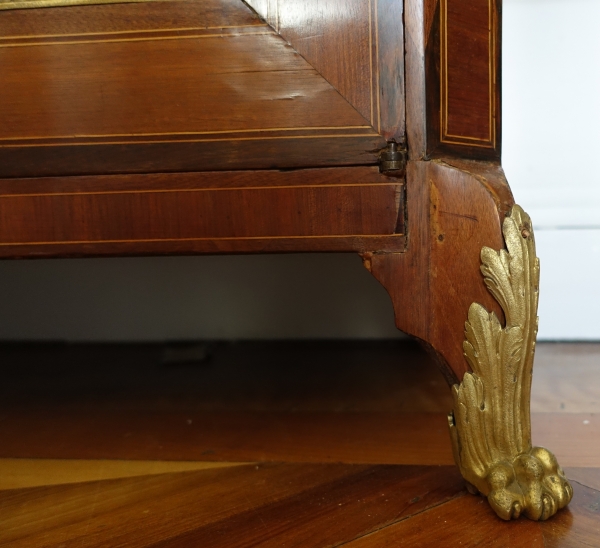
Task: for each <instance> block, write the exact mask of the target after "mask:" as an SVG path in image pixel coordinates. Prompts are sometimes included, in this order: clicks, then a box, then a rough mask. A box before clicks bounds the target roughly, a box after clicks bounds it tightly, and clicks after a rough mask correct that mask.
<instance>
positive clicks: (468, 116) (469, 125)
mask: <svg viewBox="0 0 600 548" xmlns="http://www.w3.org/2000/svg"><path fill="white" fill-rule="evenodd" d="M500 11H501V6H500V3H499V2H496V1H495V0H490V1H489V2H488V1H485V2H468V1H467V0H428V1H426V2H419V1H414V2H413V1H412V0H410V1H409V2H408V3H407V5H406V12H407V18H406V33H407V40H406V48H407V49H406V78H407V80H406V81H407V88H406V106H407V120H408V140H409V145H410V146H409V149H411V150H412V152H411V158H412V159H415V160H416V159H419V158H423V157H425V156H427V155H429V156H430V157H449V156H455V157H463V158H474V159H484V160H496V161H498V160H499V158H500V148H501V147H500V142H501V128H500V107H501V104H500V103H501V93H500V85H501V83H500V74H501V56H500V49H501V16H500Z"/></svg>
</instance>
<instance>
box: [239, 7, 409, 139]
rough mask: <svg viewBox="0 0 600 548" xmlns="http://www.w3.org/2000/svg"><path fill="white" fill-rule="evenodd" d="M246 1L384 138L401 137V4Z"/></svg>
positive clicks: (402, 79) (403, 119) (402, 77)
mask: <svg viewBox="0 0 600 548" xmlns="http://www.w3.org/2000/svg"><path fill="white" fill-rule="evenodd" d="M249 4H250V5H251V6H252V7H254V9H256V10H257V12H258V13H259V14H260V15H261V16H262V17H263V18H264V19H265V21H267V22H268V23H269V24H270V25H272V27H273V28H274V29H275V30H276V31H277V32H278V33H280V34H281V36H283V38H285V40H287V41H288V42H289V43H290V44H291V46H292V47H293V48H294V49H295V50H296V51H297V52H298V53H299V54H300V55H302V56H303V57H304V58H305V59H306V60H307V61H308V62H309V63H310V64H311V65H312V66H313V67H314V68H315V69H317V71H318V72H319V73H320V74H321V75H322V76H323V77H324V78H325V79H326V80H327V81H328V82H329V83H330V84H331V85H332V86H333V87H335V89H337V90H338V91H339V93H340V94H341V95H342V96H343V97H344V98H345V99H346V100H347V101H348V102H349V103H350V104H352V105H353V106H354V107H355V108H356V110H357V111H358V112H360V113H361V114H362V115H363V117H364V118H365V119H366V120H368V121H369V123H370V124H371V125H372V126H373V128H375V129H376V130H377V132H378V133H380V134H381V135H383V137H384V138H385V139H386V140H395V141H397V142H405V115H404V112H405V109H404V28H403V27H404V26H403V5H402V2H398V1H396V0H369V1H366V2H365V1H361V0H350V1H348V0H325V1H323V0H309V1H306V2H301V3H299V2H295V1H294V0H269V1H264V0H251V1H250V2H249Z"/></svg>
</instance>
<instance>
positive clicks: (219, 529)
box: [156, 466, 464, 548]
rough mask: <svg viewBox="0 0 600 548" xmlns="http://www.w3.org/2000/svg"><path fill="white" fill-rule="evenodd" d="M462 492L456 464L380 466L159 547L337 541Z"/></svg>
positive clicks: (238, 546)
mask: <svg viewBox="0 0 600 548" xmlns="http://www.w3.org/2000/svg"><path fill="white" fill-rule="evenodd" d="M462 492H464V486H463V482H462V480H461V478H460V475H459V474H457V472H456V470H455V469H454V468H453V467H405V466H376V467H371V468H369V469H367V470H364V471H361V472H360V473H358V474H355V475H353V476H349V477H348V476H346V477H343V478H341V479H340V480H337V481H335V482H331V483H328V484H326V485H322V486H318V487H316V488H313V489H311V490H308V491H304V492H302V493H299V494H298V495H296V496H294V497H290V498H289V499H287V500H285V501H282V502H277V503H273V504H269V505H267V506H263V507H260V508H257V509H255V510H252V511H246V512H244V513H240V514H238V515H237V516H235V517H234V518H232V519H229V520H226V521H223V522H220V523H215V524H212V525H210V526H208V527H203V528H198V529H196V530H194V531H191V532H189V533H186V534H185V535H182V536H180V537H177V538H171V539H169V540H168V541H165V542H163V543H158V544H157V545H156V547H157V548H158V547H164V548H167V547H169V548H186V547H189V546H210V547H211V548H221V547H223V548H243V547H250V546H252V547H256V548H258V547H264V548H266V547H270V546H285V547H290V548H292V547H298V548H302V547H307V546H337V545H339V544H341V543H344V542H347V541H348V540H351V539H353V538H356V537H358V536H362V535H364V534H366V533H368V532H371V531H375V530H378V529H380V528H382V527H384V526H385V525H387V524H388V523H391V522H393V521H396V520H398V519H402V518H407V517H409V516H411V515H414V514H418V513H420V512H422V511H423V510H425V509H427V508H429V507H431V506H435V505H438V504H441V503H442V502H443V501H446V500H449V499H451V498H453V497H455V496H457V494H458V493H462Z"/></svg>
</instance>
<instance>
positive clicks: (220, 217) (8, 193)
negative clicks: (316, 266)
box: [0, 168, 404, 257]
mask: <svg viewBox="0 0 600 548" xmlns="http://www.w3.org/2000/svg"><path fill="white" fill-rule="evenodd" d="M403 197H404V192H403V189H402V184H401V181H400V184H399V181H398V180H397V179H393V178H390V177H386V176H384V175H382V174H380V173H379V171H378V170H377V168H354V169H329V170H318V169H316V170H297V171H290V172H281V171H265V172H224V173H210V172H209V173H185V174H157V175H124V176H104V177H63V178H50V179H46V178H37V179H16V180H13V179H5V180H0V217H1V218H2V221H1V222H0V225H1V226H0V231H1V232H2V234H3V236H2V238H1V239H0V256H4V257H11V256H19V255H33V254H35V255H39V254H42V255H44V256H53V255H61V254H67V255H71V256H73V255H80V254H86V255H90V254H97V255H102V254H110V253H115V254H116V253H124V252H129V253H132V254H144V253H185V252H188V253H192V252H202V251H204V252H211V251H212V252H219V251H227V252H232V251H238V252H243V251H247V252H251V251H265V250H269V251H277V250H279V251H292V250H297V251H303V250H307V249H313V250H317V249H321V250H329V251H343V250H347V251H360V250H362V249H369V246H371V249H380V248H382V249H386V248H389V249H394V250H401V249H402V245H403V238H402V235H401V234H397V232H398V227H399V226H401V225H399V223H398V219H403V218H404V198H403ZM273 211H276V212H277V214H276V215H275V214H272V213H273ZM107 212H110V223H107V222H106V214H107ZM386 238H388V239H389V240H390V241H389V242H387V243H386ZM221 246H222V247H221ZM399 246H400V247H399Z"/></svg>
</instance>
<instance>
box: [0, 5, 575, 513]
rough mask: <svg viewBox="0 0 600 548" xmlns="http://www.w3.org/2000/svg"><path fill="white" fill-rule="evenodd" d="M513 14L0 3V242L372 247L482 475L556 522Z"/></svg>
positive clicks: (458, 9) (368, 261)
mask: <svg viewBox="0 0 600 548" xmlns="http://www.w3.org/2000/svg"><path fill="white" fill-rule="evenodd" d="M500 29H501V1H500V0H477V1H473V0H368V1H366V0H343V1H342V0H319V2H316V1H313V0H310V1H306V0H248V1H247V2H244V1H242V0H202V1H181V0H171V1H164V2H163V1H152V2H150V1H137V2H131V3H119V1H118V0H0V66H1V67H2V81H3V87H2V89H3V98H2V101H1V102H0V257H2V258H7V259H8V258H33V257H90V256H96V257H102V256H125V255H127V256H134V255H181V254H208V253H210V254H214V253H284V252H285V253H287V252H298V253H300V252H353V253H359V254H360V255H361V256H362V258H363V260H364V264H365V266H366V267H367V268H368V269H369V270H370V271H371V272H372V274H373V275H374V276H375V277H376V278H377V279H378V280H379V281H380V282H381V283H382V284H383V285H384V286H385V288H386V289H387V291H388V292H389V294H390V297H391V300H392V303H393V305H394V310H395V316H396V325H397V327H398V328H399V329H401V330H402V331H404V332H406V333H408V334H410V335H411V336H413V337H416V338H417V339H419V340H420V341H421V342H422V343H423V345H424V346H426V347H427V348H428V349H429V350H431V352H432V353H433V354H434V355H435V356H436V358H437V360H438V361H439V364H440V367H441V369H442V371H443V373H444V375H445V377H446V378H447V380H448V382H449V384H450V385H451V388H452V391H453V394H454V408H453V409H452V410H451V413H450V416H449V428H450V434H451V438H452V443H453V448H454V454H455V458H456V462H457V465H458V466H459V468H460V470H461V472H462V474H463V476H464V477H465V479H466V481H467V482H468V486H469V489H470V490H471V491H473V492H479V493H481V494H483V495H484V496H486V497H487V498H488V500H489V502H490V504H491V506H492V508H493V509H494V510H495V511H496V512H497V514H498V515H499V516H500V517H501V518H503V519H511V518H516V517H519V516H520V515H525V516H527V517H529V518H532V519H547V518H549V517H550V516H552V515H553V514H554V513H555V512H556V511H558V510H559V509H560V508H562V507H564V506H565V505H566V504H567V503H568V502H569V500H570V499H571V497H572V488H571V486H570V485H569V483H568V481H567V480H566V478H565V476H564V473H563V472H562V470H561V468H560V466H559V465H558V463H557V462H556V459H555V458H554V456H553V455H552V453H550V452H549V451H548V450H546V449H543V448H537V447H532V444H531V426H530V415H529V395H530V389H531V386H530V385H531V370H532V366H533V355H534V349H535V338H536V333H537V302H538V292H539V273H540V271H539V262H538V260H537V258H536V252H535V243H534V236H533V228H532V223H531V220H530V219H529V217H528V216H527V214H526V213H525V212H524V211H523V210H522V209H521V208H520V207H519V206H518V205H516V204H515V202H514V199H513V196H512V194H511V191H510V188H509V186H508V183H507V181H506V179H505V177H504V173H503V170H502V167H501V162H500V158H501V110H500V107H501V104H500V83H501V80H500V73H501V72H500V67H501V34H500ZM523 85H526V83H525V82H524V83H523Z"/></svg>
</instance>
